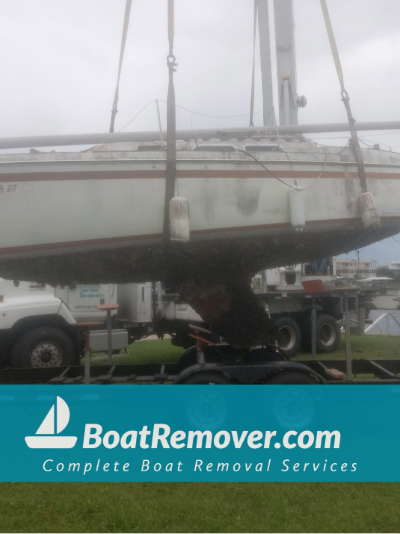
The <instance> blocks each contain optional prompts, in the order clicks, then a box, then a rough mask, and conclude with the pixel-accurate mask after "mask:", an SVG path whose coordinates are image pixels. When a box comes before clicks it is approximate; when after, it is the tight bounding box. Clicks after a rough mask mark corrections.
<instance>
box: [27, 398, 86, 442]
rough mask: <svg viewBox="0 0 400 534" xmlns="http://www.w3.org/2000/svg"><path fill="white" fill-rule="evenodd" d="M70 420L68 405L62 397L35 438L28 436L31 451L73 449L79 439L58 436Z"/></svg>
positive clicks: (51, 409) (52, 408)
mask: <svg viewBox="0 0 400 534" xmlns="http://www.w3.org/2000/svg"><path fill="white" fill-rule="evenodd" d="M69 418H70V413H69V408H68V404H67V403H66V402H65V400H63V399H62V398H61V397H57V402H56V403H55V404H53V406H52V407H51V408H50V411H49V413H48V414H47V415H46V417H45V418H44V420H43V422H42V424H41V425H40V427H39V428H38V430H37V432H36V435H35V436H26V438H25V441H26V444H27V445H28V447H29V448H30V449H72V447H74V446H75V444H76V441H77V439H78V438H77V437H75V436H58V434H60V433H61V432H62V431H63V430H64V429H65V428H66V426H67V425H68V423H69Z"/></svg>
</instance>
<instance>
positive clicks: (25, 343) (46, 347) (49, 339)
mask: <svg viewBox="0 0 400 534" xmlns="http://www.w3.org/2000/svg"><path fill="white" fill-rule="evenodd" d="M74 356H75V348H74V344H73V343H72V340H71V339H70V338H69V337H68V336H67V334H65V333H64V332H62V331H61V330H58V329H57V328H52V327H47V326H46V327H42V328H35V329H34V330H29V331H28V332H26V333H25V334H23V335H22V336H21V337H20V338H19V339H18V340H17V341H16V342H15V343H14V346H13V348H12V354H11V365H12V367H15V368H48V367H65V366H67V365H71V364H72V362H73V361H74Z"/></svg>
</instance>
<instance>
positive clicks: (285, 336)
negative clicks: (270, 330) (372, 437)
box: [275, 317, 301, 358]
mask: <svg viewBox="0 0 400 534" xmlns="http://www.w3.org/2000/svg"><path fill="white" fill-rule="evenodd" d="M275 326H276V327H277V329H278V330H279V337H278V344H279V348H280V349H281V350H282V351H283V352H284V353H285V354H286V356H289V358H291V357H292V356H294V355H295V354H296V353H297V352H299V350H300V346H301V330H300V328H299V326H298V324H297V323H296V321H294V320H293V319H291V318H290V317H279V318H278V319H277V320H276V321H275Z"/></svg>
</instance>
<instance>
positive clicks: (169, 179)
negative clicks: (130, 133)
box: [163, 0, 178, 242]
mask: <svg viewBox="0 0 400 534" xmlns="http://www.w3.org/2000/svg"><path fill="white" fill-rule="evenodd" d="M174 7H175V5H174V0H168V41H169V53H168V56H167V67H168V70H169V84H168V97H167V173H166V184H165V201H164V226H163V240H164V242H168V241H169V238H170V227H169V203H170V200H171V199H172V198H173V197H174V196H175V185H176V107H175V88H174V72H176V68H175V67H177V66H178V64H177V63H176V61H175V60H176V58H175V56H174V37H175V16H174Z"/></svg>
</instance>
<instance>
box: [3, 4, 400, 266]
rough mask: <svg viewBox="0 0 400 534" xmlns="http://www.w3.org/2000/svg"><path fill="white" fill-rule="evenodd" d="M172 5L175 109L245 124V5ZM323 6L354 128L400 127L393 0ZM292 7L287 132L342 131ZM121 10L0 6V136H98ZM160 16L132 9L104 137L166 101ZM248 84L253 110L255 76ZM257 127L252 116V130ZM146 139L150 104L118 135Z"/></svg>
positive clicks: (325, 64) (326, 59)
mask: <svg viewBox="0 0 400 534" xmlns="http://www.w3.org/2000/svg"><path fill="white" fill-rule="evenodd" d="M175 4H176V41H175V55H176V57H177V62H178V64H179V66H178V72H177V74H176V99H177V104H179V105H181V106H184V107H187V108H190V109H192V110H194V111H198V112H200V113H205V114H209V115H218V116H221V115H222V116H231V115H241V114H247V113H248V112H249V102H250V81H251V63H252V31H253V30H252V24H253V0H175ZM328 5H329V9H330V13H331V19H332V23H333V27H334V30H335V34H336V39H337V43H338V48H339V52H340V55H341V61H342V65H343V70H344V74H345V81H346V87H347V90H348V92H349V94H350V97H351V104H352V108H353V114H354V116H355V118H356V119H357V120H358V121H376V120H400V101H399V95H400V31H399V25H400V1H399V0H379V1H378V0H328ZM294 6H295V17H296V45H297V74H298V92H299V94H301V95H305V96H306V97H307V98H308V106H307V107H306V108H305V109H304V110H300V114H299V121H300V123H307V124H309V123H324V122H345V121H346V114H345V111H344V107H343V103H342V102H341V100H340V88H339V83H338V80H337V75H336V72H335V68H334V64H333V60H332V56H331V52H330V48H329V42H328V38H327V35H326V30H325V26H324V21H323V17H322V12H321V7H320V2H319V0H294ZM124 10H125V0H0V46H1V50H2V55H1V60H0V61H1V66H2V69H1V72H2V81H1V84H0V117H1V120H0V137H10V136H22V135H44V134H63V133H65V134H69V133H89V132H106V131H108V128H109V123H110V111H111V107H112V101H113V97H114V91H115V84H116V77H117V68H118V60H119V51H120V42H121V31H122V24H123V16H124ZM166 15H167V1H166V0H133V2H132V12H131V20H130V28H129V35H128V40H127V47H126V53H125V60H124V66H123V71H122V77H121V85H120V100H119V106H118V109H119V113H118V115H117V119H116V127H115V129H116V131H118V130H120V129H121V128H122V127H123V126H125V124H127V123H128V122H129V121H130V120H131V119H132V117H133V116H134V115H135V114H136V113H137V112H138V111H139V110H140V109H141V108H143V107H144V106H145V105H146V104H148V103H149V102H151V101H152V100H154V99H160V100H165V99H166V94H167V67H166V60H165V58H166V55H167V52H168V49H167V25H166ZM257 64H258V58H257ZM256 81H257V86H256V109H257V110H259V109H261V108H262V95H261V76H260V70H259V67H258V69H257V75H256ZM161 106H162V107H161V112H162V117H163V124H164V126H165V115H166V110H165V104H161ZM177 119H178V128H180V129H188V128H191V127H194V128H207V127H224V126H225V127H233V126H248V118H246V117H243V118H239V119H215V118H205V117H199V116H198V115H194V114H192V113H188V112H185V111H181V110H179V111H178V117H177ZM261 124H262V113H259V114H258V115H257V116H256V125H261ZM157 128H158V123H157V115H156V109H155V105H154V104H151V105H150V106H148V107H147V108H146V109H145V110H144V111H143V112H142V113H141V114H140V115H139V117H138V118H137V119H136V120H135V121H134V122H132V124H131V125H130V126H129V127H128V129H127V131H130V130H139V131H140V130H155V129H157ZM313 137H314V138H316V137H317V136H313ZM324 137H326V138H328V137H329V138H331V137H335V138H340V137H345V139H330V140H329V143H334V144H338V143H340V144H341V143H342V142H343V143H344V144H345V143H346V137H347V136H346V134H345V133H343V134H330V135H325V136H324ZM361 138H362V139H363V140H365V141H366V142H368V143H370V142H371V143H372V142H380V143H385V147H386V145H387V147H386V148H393V149H394V150H400V132H390V133H388V132H383V133H377V132H375V133H370V132H367V133H364V132H363V133H362V134H361ZM327 142H328V141H327ZM397 239H398V240H399V241H400V237H398V238H397ZM350 256H352V257H353V256H354V254H350ZM361 256H362V257H366V256H369V257H371V258H373V259H376V260H377V261H378V262H379V263H383V262H386V261H390V260H392V259H397V258H400V243H396V242H395V241H394V240H393V239H390V240H386V241H384V242H381V243H379V244H375V245H373V246H371V247H367V248H366V249H365V250H363V251H362V253H361Z"/></svg>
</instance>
